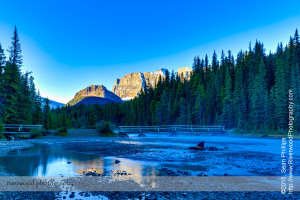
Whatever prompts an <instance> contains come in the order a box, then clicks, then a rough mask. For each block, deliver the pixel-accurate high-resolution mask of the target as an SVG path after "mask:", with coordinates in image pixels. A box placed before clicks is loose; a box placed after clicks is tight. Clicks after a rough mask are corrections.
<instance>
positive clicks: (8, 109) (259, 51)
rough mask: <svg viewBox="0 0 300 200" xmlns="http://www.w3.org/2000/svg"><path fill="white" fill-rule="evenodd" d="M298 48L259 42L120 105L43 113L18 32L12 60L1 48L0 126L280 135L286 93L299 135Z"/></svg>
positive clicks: (293, 41)
mask: <svg viewBox="0 0 300 200" xmlns="http://www.w3.org/2000/svg"><path fill="white" fill-rule="evenodd" d="M299 64H300V43H299V34H298V31H297V30H296V32H295V34H294V36H293V37H291V38H290V40H289V43H288V44H287V45H286V46H283V44H282V43H279V44H278V47H277V50H276V51H275V52H267V50H266V49H265V48H264V45H263V43H262V42H260V41H256V43H255V44H253V45H251V44H250V45H249V49H248V50H246V51H240V52H239V53H238V54H237V55H236V57H235V56H234V55H232V53H231V51H228V52H224V51H222V53H221V55H220V56H218V55H217V54H216V52H214V53H213V55H212V57H211V58H210V57H209V56H207V55H206V56H205V57H204V58H200V57H195V58H194V61H193V72H192V74H191V76H190V78H189V79H185V78H183V77H179V76H178V75H177V74H175V73H174V72H172V73H170V74H168V73H169V72H167V75H166V78H159V80H158V82H157V83H156V84H155V87H154V88H153V87H150V86H147V87H146V88H145V89H144V90H143V91H141V93H140V95H139V96H138V97H137V98H135V99H133V100H131V101H127V102H124V103H120V104H108V105H105V106H99V105H90V106H86V105H80V106H65V107H62V108H58V109H54V110H50V107H49V100H47V99H46V102H45V103H44V104H43V105H44V106H42V99H41V97H40V95H39V94H38V93H37V92H36V89H35V86H34V83H33V77H32V76H30V73H29V72H26V73H21V66H22V56H21V47H20V43H19V38H18V33H17V30H15V32H14V35H13V38H12V45H11V47H10V49H9V59H8V60H6V56H5V54H4V50H3V49H2V48H1V46H0V73H1V80H0V83H1V90H0V92H1V93H0V94H1V98H0V112H1V116H2V121H3V122H5V123H17V124H44V125H45V128H46V129H55V128H59V127H68V128H91V127H95V124H96V123H97V122H98V121H100V120H105V121H109V122H112V123H115V124H117V125H168V124H182V125H186V124H188V125H225V126H226V129H231V128H239V129H243V130H271V131H272V130H281V131H283V130H285V129H287V128H288V120H289V109H288V106H289V93H290V91H292V93H293V103H294V107H293V109H294V119H295V120H294V130H296V131H297V133H298V134H299V130H300V65H299Z"/></svg>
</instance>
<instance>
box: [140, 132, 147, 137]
mask: <svg viewBox="0 0 300 200" xmlns="http://www.w3.org/2000/svg"><path fill="white" fill-rule="evenodd" d="M138 136H139V137H146V135H145V134H144V133H141V134H139V135H138Z"/></svg>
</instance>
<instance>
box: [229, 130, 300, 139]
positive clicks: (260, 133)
mask: <svg viewBox="0 0 300 200" xmlns="http://www.w3.org/2000/svg"><path fill="white" fill-rule="evenodd" d="M287 132H288V131H287V130H285V131H280V130H243V129H238V128H236V129H231V130H228V131H227V133H229V134H230V135H237V136H252V137H270V138H282V137H287ZM293 137H294V138H295V139H300V136H299V135H297V134H296V133H294V134H293Z"/></svg>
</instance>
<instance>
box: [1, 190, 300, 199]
mask: <svg viewBox="0 0 300 200" xmlns="http://www.w3.org/2000/svg"><path fill="white" fill-rule="evenodd" d="M98 197H102V198H105V197H106V198H108V199H112V200H113V199H128V200H133V199H134V200H137V199H138V200H142V199H158V200H164V199H191V200H194V199H195V200H198V199H199V200H200V199H236V200H244V199H246V200H259V199H265V200H275V199H276V200H287V199H290V200H296V199H299V198H300V193H299V192H298V193H294V194H293V195H282V194H281V193H280V192H76V193H75V192H60V193H57V192H2V193H1V192H0V199H1V200H8V199H22V200H31V199H46V200H48V199H49V200H50V199H51V200H53V199H98ZM100 199H101V198H100Z"/></svg>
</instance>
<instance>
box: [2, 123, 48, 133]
mask: <svg viewBox="0 0 300 200" xmlns="http://www.w3.org/2000/svg"><path fill="white" fill-rule="evenodd" d="M3 125H4V132H3V133H4V134H26V133H30V131H31V130H32V129H38V130H41V129H42V127H43V126H44V125H25V124H3Z"/></svg>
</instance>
